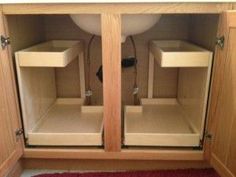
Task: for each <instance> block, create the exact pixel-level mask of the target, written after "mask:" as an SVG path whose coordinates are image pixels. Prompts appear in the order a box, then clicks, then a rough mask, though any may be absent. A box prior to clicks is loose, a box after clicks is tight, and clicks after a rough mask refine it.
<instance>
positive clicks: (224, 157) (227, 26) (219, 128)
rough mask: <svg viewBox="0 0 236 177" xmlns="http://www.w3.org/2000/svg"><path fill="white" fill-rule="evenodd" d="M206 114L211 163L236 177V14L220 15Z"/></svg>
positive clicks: (222, 174)
mask: <svg viewBox="0 0 236 177" xmlns="http://www.w3.org/2000/svg"><path fill="white" fill-rule="evenodd" d="M218 35H219V36H224V37H225V42H224V47H223V48H220V47H219V46H218V47H217V49H216V55H215V65H214V74H213V83H212V93H211V103H210V111H209V120H210V122H209V129H208V131H209V132H210V133H211V134H212V135H213V138H212V140H211V152H210V162H211V164H212V166H213V167H215V169H216V170H217V171H218V172H219V173H220V175H221V176H225V177H228V176H229V177H233V176H236V11H230V12H225V13H224V14H222V15H221V19H220V26H219V33H218Z"/></svg>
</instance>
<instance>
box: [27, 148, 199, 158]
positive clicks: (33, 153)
mask: <svg viewBox="0 0 236 177" xmlns="http://www.w3.org/2000/svg"><path fill="white" fill-rule="evenodd" d="M24 158H41V159H42V158H48V159H104V160H105V159H110V160H111V159H114V160H122V159H123V160H151V161H152V160H180V161H184V160H187V161H191V160H195V161H199V160H204V156H203V151H196V150H192V149H191V148H190V149H181V148H180V149H179V150H174V149H173V150H172V149H144V148H142V149H141V148H129V149H122V150H121V152H106V151H105V150H103V149H94V148H91V149H88V148H86V149H75V148H70V149H66V148H38V149H32V148H26V149H25V151H24Z"/></svg>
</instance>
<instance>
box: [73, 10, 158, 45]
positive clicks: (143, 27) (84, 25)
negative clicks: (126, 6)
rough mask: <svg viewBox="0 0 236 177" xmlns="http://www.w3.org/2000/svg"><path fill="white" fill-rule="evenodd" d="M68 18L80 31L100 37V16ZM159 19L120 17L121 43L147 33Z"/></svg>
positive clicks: (131, 16)
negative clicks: (128, 37) (130, 37)
mask: <svg viewBox="0 0 236 177" xmlns="http://www.w3.org/2000/svg"><path fill="white" fill-rule="evenodd" d="M70 17H71V18H72V20H73V21H74V22H75V24H76V25H77V26H79V27H80V28H81V29H82V30H84V31H86V32H88V33H91V34H95V35H101V18H100V15H84V14H83V15H81V14H75V15H74V14H73V15H70ZM160 17H161V15H143V14H141V15H122V17H121V18H122V24H121V31H122V32H121V33H122V34H121V40H122V42H124V41H125V39H126V37H127V36H129V35H135V34H140V33H143V32H144V31H147V30H148V29H150V28H151V27H152V26H154V25H155V24H156V23H157V22H158V21H159V19H160Z"/></svg>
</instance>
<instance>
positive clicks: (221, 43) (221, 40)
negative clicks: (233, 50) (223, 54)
mask: <svg viewBox="0 0 236 177" xmlns="http://www.w3.org/2000/svg"><path fill="white" fill-rule="evenodd" d="M224 44H225V37H224V36H220V37H217V38H216V45H218V46H219V47H220V48H221V49H223V48H224Z"/></svg>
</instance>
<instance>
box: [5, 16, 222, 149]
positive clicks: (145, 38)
mask: <svg viewBox="0 0 236 177" xmlns="http://www.w3.org/2000/svg"><path fill="white" fill-rule="evenodd" d="M218 19H219V16H218V15H216V14H213V15H212V14H211V15H210V14H200V15H199V14H168V15H165V14H163V15H162V17H161V19H160V21H159V22H158V23H157V24H156V25H155V26H154V27H152V28H151V29H149V30H148V31H146V32H144V33H142V34H138V35H135V36H133V37H134V41H135V45H136V49H137V60H138V63H137V85H138V88H139V90H138V98H139V100H140V102H141V98H144V99H142V101H143V102H145V99H146V98H148V77H149V76H148V73H149V43H150V41H152V40H181V41H188V42H190V43H193V44H196V45H198V46H200V47H202V48H204V49H207V50H209V51H212V52H214V47H215V38H216V33H217V28H218ZM7 21H8V26H9V31H10V37H11V44H12V56H13V61H14V63H15V52H17V51H19V50H22V49H25V48H28V47H31V46H33V45H36V44H38V43H42V42H46V41H50V40H82V41H83V42H84V53H85V61H84V62H85V65H84V66H85V67H84V69H85V72H86V71H87V70H88V68H87V65H86V61H87V60H86V59H87V46H88V43H89V40H90V39H91V36H92V35H91V34H88V33H86V32H84V31H83V30H81V29H80V28H79V27H78V26H76V25H75V24H74V22H73V21H72V20H71V18H70V17H69V15H11V16H7ZM101 48H102V46H101V37H100V36H96V37H95V38H94V41H93V42H92V44H91V50H90V59H91V63H90V81H91V82H90V84H91V90H92V93H93V94H92V96H91V105H90V107H84V108H83V109H84V110H86V111H89V112H90V113H89V114H90V116H91V117H93V116H95V117H96V116H98V115H92V114H94V112H93V110H94V109H97V111H99V116H100V117H101V119H102V111H101V109H102V104H103V86H102V83H101V82H100V81H99V79H98V78H97V76H96V73H97V71H98V69H99V67H100V66H101V64H102V49H101ZM121 55H122V58H127V57H130V56H131V55H133V48H132V43H131V41H130V40H129V39H128V38H127V39H126V42H125V43H122V54H121ZM15 67H16V70H17V63H15ZM22 69H23V70H24V72H25V79H26V82H27V81H30V80H31V81H30V82H29V85H32V83H34V84H35V86H37V84H39V83H43V82H44V83H45V85H44V86H45V88H43V89H44V91H45V94H46V93H49V90H48V88H49V89H51V91H50V93H51V94H52V95H48V96H49V97H53V98H54V99H53V100H54V101H55V99H56V98H59V99H64V100H65V99H67V100H70V99H71V98H76V99H79V98H81V92H80V90H81V83H80V75H79V73H80V72H79V70H80V68H79V60H77V59H74V60H72V61H71V62H70V63H69V64H68V65H67V66H66V67H46V68H40V67H32V68H27V67H24V68H22ZM36 72H40V73H41V74H39V75H37V74H36V75H37V76H39V78H37V76H35V77H34V74H33V73H36ZM210 73H211V71H209V68H202V67H197V68H194V67H187V68H180V67H161V66H160V65H158V64H154V78H153V96H152V97H153V99H166V100H169V101H171V102H173V99H175V98H178V97H179V96H180V95H181V94H182V95H183V96H184V97H186V96H188V94H191V93H197V95H198V93H200V94H199V99H201V97H202V93H203V92H204V93H208V87H204V89H203V90H202V88H203V87H202V84H203V82H204V81H205V82H206V80H207V82H208V83H209V82H210ZM16 75H17V72H16ZM189 75H191V76H192V78H189V77H187V76H189ZM18 76H19V75H18ZM185 77H187V81H186V79H184V78H185ZM45 78H47V79H45ZM188 79H189V80H188ZM133 80H134V69H133V68H132V67H131V68H123V69H122V110H123V114H122V115H124V114H125V111H126V110H125V109H126V108H125V107H126V106H134V96H133V84H134V82H133ZM193 80H196V82H193ZM17 82H18V86H19V88H20V87H21V86H20V84H19V82H20V81H19V77H18V80H17ZM87 82H88V78H86V77H85V86H87V84H88V83H87ZM181 82H187V83H186V84H184V86H185V87H181ZM22 85H23V87H22V88H23V89H22V88H21V89H18V90H19V93H20V94H19V95H20V97H22V93H21V92H24V93H27V98H28V99H29V100H28V102H29V103H30V101H31V102H32V103H34V101H35V97H34V96H32V95H30V94H31V93H29V92H27V89H26V88H25V87H24V84H22ZM48 86H49V87H48ZM33 89H35V90H34V91H35V93H38V90H37V87H35V88H33ZM37 96H38V98H40V97H41V96H42V95H41V96H40V95H37ZM207 97H208V94H207ZM80 101H81V100H80ZM80 101H78V100H77V102H76V104H80V103H81V102H80ZM59 102H60V100H59ZM76 104H73V106H75V107H76ZM21 105H22V103H21ZM29 106H32V107H29V108H30V109H34V104H29ZM93 106H94V107H93ZM96 106H97V107H96ZM140 107H141V106H140V105H136V107H134V111H137V112H138V111H140ZM23 109H24V108H23V107H22V106H21V110H23ZM38 109H45V111H47V109H48V106H47V107H46V108H43V107H39V108H38ZM127 109H133V107H131V108H127ZM158 109H161V110H164V109H167V112H169V110H168V107H167V108H164V107H163V108H161V107H160V108H158ZM189 109H191V108H188V107H186V110H189ZM193 109H194V108H193ZM202 109H204V108H202V107H201V108H196V109H195V110H194V111H193V112H194V113H193V114H196V115H198V114H199V112H201V111H202ZM205 109H207V103H206V108H205ZM81 110H82V109H81ZM39 111H40V110H39ZM76 111H77V110H76V109H75V112H74V113H75V114H79V113H77V112H76ZM156 111H157V109H156V108H155V110H154V111H153V112H154V113H155V112H156ZM21 112H23V111H21ZM91 112H92V113H91ZM151 112H152V111H151ZM74 113H72V114H74ZM157 113H158V111H157ZM60 115H62V114H60ZM175 115H176V113H174V114H173V116H171V120H174V119H175ZM41 116H42V115H40V114H38V115H32V116H31V117H30V118H28V119H27V120H26V119H25V118H24V116H23V115H22V120H23V122H24V124H23V125H24V126H25V125H26V124H27V125H30V126H31V128H29V129H28V128H26V126H25V127H24V128H26V130H27V131H28V132H27V131H25V136H26V138H28V135H29V134H30V133H32V128H33V127H35V126H36V124H38V121H39V120H40V119H41ZM59 117H61V118H60V119H62V123H61V125H63V127H64V128H65V129H66V130H61V131H62V132H61V133H63V131H66V132H68V130H72V133H73V132H74V131H73V128H72V126H70V125H69V124H68V123H67V119H68V117H66V116H65V119H63V117H62V116H59ZM204 117H206V116H205V115H204ZM150 119H151V118H150ZM154 119H155V117H154ZM147 120H149V118H148V117H147ZM25 121H26V122H27V123H25ZM121 121H122V132H123V133H122V136H123V139H124V142H126V136H125V133H124V131H125V127H126V125H125V120H124V116H122V118H121ZM194 121H195V122H196V123H194V124H197V125H196V126H197V127H200V129H201V130H198V132H199V141H198V142H199V143H195V145H194V146H200V140H202V138H203V134H204V133H203V132H204V126H198V124H202V123H203V124H204V123H205V118H204V119H202V117H201V118H199V117H196V119H195V120H194ZM175 123H177V122H175V121H174V125H172V126H174V127H176V126H175ZM49 124H50V125H51V127H50V126H49V127H48V128H49V132H48V133H50V131H51V130H52V129H53V125H52V124H53V122H51V123H49ZM74 124H75V123H73V122H72V125H74ZM134 124H135V123H134ZM79 127H81V126H80V125H78V127H76V126H75V127H74V128H75V129H77V128H78V129H79ZM83 128H86V126H83ZM96 128H97V129H98V130H99V131H98V132H99V134H100V136H102V130H101V129H100V128H101V127H100V126H96ZM162 128H164V129H165V127H162ZM141 129H142V131H145V127H141ZM166 129H168V127H166ZM169 129H171V127H169ZM197 129H199V128H197ZM58 130H59V131H60V127H59V128H58ZM156 131H157V132H158V130H156ZM85 132H86V131H85ZM91 133H94V132H91ZM47 136H49V134H48V135H47ZM81 136H82V137H81V138H82V139H83V137H84V139H86V138H85V136H84V135H82V134H81ZM183 136H184V135H183ZM68 137H69V139H76V138H78V137H76V136H75V137H73V136H71V135H68V136H65V137H63V139H67V138H68ZM53 138H55V137H53ZM91 138H92V139H93V138H94V137H91ZM144 138H145V137H144ZM146 138H148V137H146ZM157 138H158V137H157ZM40 139H42V137H41V138H39V141H37V143H35V144H31V145H38V146H40V145H48V144H47V143H46V144H43V143H42V142H40ZM95 139H96V137H95ZM167 139H168V138H167ZM92 141H93V142H94V139H93V140H92ZM147 141H148V140H147ZM27 144H29V145H30V143H29V141H27ZM54 145H57V146H58V145H63V146H67V145H68V146H69V145H75V144H70V143H69V142H66V141H64V142H63V143H61V142H60V141H59V142H58V144H54ZM77 145H83V146H84V145H86V143H85V144H83V143H82V144H77ZM90 145H91V146H101V145H102V140H100V142H99V143H94V144H90ZM125 145H126V146H153V145H152V144H145V143H144V144H142V143H140V144H137V143H134V144H132V143H131V144H129V143H128V144H126V143H125ZM156 146H158V145H156ZM163 146H164V145H163ZM167 146H169V145H167ZM173 146H177V145H176V144H174V145H173ZM179 146H181V145H179Z"/></svg>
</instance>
